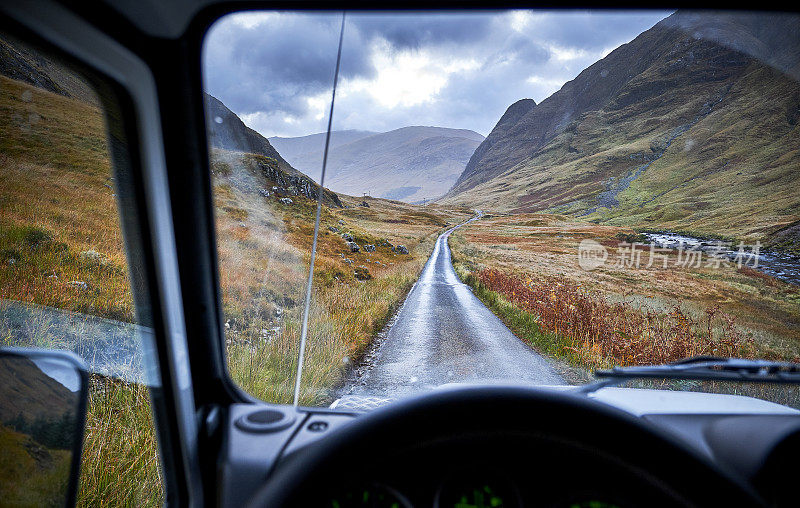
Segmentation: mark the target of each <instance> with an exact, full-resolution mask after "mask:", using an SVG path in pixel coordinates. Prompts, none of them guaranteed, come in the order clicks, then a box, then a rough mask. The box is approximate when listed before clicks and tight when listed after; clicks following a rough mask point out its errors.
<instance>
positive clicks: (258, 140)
mask: <svg viewBox="0 0 800 508" xmlns="http://www.w3.org/2000/svg"><path fill="white" fill-rule="evenodd" d="M205 99H206V125H207V126H208V141H209V144H210V145H211V146H212V147H213V148H221V149H223V150H229V151H232V152H244V153H254V154H257V155H264V156H266V157H270V158H272V159H275V160H276V161H277V163H278V166H279V167H280V168H281V169H283V170H284V171H288V172H290V173H294V172H295V169H294V168H292V166H291V165H290V164H289V163H288V162H286V160H285V159H284V158H283V157H281V154H279V153H278V151H277V150H275V148H273V146H272V145H271V144H270V142H269V141H268V140H267V138H265V137H264V136H262V135H261V134H259V133H258V132H256V131H254V130H253V129H251V128H250V127H248V126H247V125H245V124H244V122H242V120H241V119H240V118H239V117H238V116H236V113H234V112H233V111H231V110H230V109H228V108H227V107H226V106H225V104H223V103H222V101H220V100H219V99H217V98H216V97H214V96H213V95H210V94H205Z"/></svg>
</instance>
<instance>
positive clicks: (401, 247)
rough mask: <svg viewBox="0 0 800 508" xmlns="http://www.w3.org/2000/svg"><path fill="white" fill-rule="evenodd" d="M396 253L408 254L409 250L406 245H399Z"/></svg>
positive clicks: (395, 249)
mask: <svg viewBox="0 0 800 508" xmlns="http://www.w3.org/2000/svg"><path fill="white" fill-rule="evenodd" d="M394 251H395V252H396V253H398V254H408V249H407V248H406V246H405V245H398V246H397V247H395V248H394Z"/></svg>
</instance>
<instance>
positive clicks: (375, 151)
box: [270, 126, 483, 203]
mask: <svg viewBox="0 0 800 508" xmlns="http://www.w3.org/2000/svg"><path fill="white" fill-rule="evenodd" d="M370 134H371V135H370ZM270 139H271V140H272V141H273V143H274V144H275V146H276V147H277V148H278V149H279V150H280V151H281V153H282V154H283V155H284V156H285V157H286V160H287V161H289V162H290V163H291V164H292V165H293V166H294V167H296V168H297V169H298V170H300V171H302V172H303V173H305V174H307V175H310V176H312V177H313V178H314V179H315V180H319V175H320V171H321V168H322V153H323V150H324V146H325V134H324V133H321V134H314V135H311V136H304V137H301V138H270ZM481 141H483V136H481V135H480V134H478V133H476V132H473V131H470V130H464V129H445V128H442V127H421V126H414V127H403V128H401V129H396V130H393V131H389V132H383V133H368V132H364V131H338V132H333V133H332V134H331V150H330V153H329V157H328V170H327V171H328V172H327V175H326V177H325V185H326V186H327V187H330V188H331V189H333V190H334V191H336V192H342V193H345V194H350V195H354V196H360V195H362V194H364V193H367V194H369V195H371V196H376V197H383V198H387V199H397V200H402V201H406V202H409V203H415V202H421V201H424V200H429V199H432V198H436V197H439V196H441V195H443V194H444V193H445V192H447V190H448V189H449V188H450V187H451V186H452V185H453V182H455V180H456V178H457V177H458V175H459V174H461V172H462V170H463V169H464V165H465V164H466V163H467V161H468V160H469V157H470V155H472V153H473V151H474V150H475V148H476V147H477V146H478V145H479V144H480V142H481Z"/></svg>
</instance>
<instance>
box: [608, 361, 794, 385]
mask: <svg viewBox="0 0 800 508" xmlns="http://www.w3.org/2000/svg"><path fill="white" fill-rule="evenodd" d="M594 375H595V376H596V377H598V378H601V381H600V383H602V384H603V385H605V386H608V385H610V384H617V383H621V382H623V381H627V380H629V379H643V378H650V379H652V378H658V379H681V380H684V379H685V380H708V381H736V382H744V383H780V384H800V364H798V363H790V362H774V361H770V360H748V359H744V358H720V357H716V356H694V357H692V358H686V359H684V360H680V361H677V362H672V363H667V364H664V365H641V366H633V367H614V368H612V369H608V370H597V371H595V373H594Z"/></svg>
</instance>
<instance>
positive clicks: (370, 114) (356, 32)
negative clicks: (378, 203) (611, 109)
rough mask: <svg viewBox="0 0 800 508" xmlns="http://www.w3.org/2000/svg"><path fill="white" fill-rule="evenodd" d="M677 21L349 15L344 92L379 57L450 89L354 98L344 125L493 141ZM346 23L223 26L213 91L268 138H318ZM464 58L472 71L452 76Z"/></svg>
mask: <svg viewBox="0 0 800 508" xmlns="http://www.w3.org/2000/svg"><path fill="white" fill-rule="evenodd" d="M666 15H668V13H666V12H655V11H653V12H649V11H645V12H634V13H621V12H613V11H606V12H578V11H555V12H545V13H533V14H532V15H524V16H520V15H519V14H518V13H512V12H499V11H498V12H483V13H449V14H440V13H439V14H420V13H411V14H405V13H404V14H393V13H374V14H367V13H357V14H348V18H347V20H348V21H347V28H346V30H345V44H344V51H343V61H342V67H341V74H340V79H341V80H342V81H341V82H342V83H343V86H344V87H346V86H347V84H348V83H353V82H356V81H360V82H362V83H363V82H365V81H366V82H371V81H370V80H373V79H375V78H376V77H377V76H378V73H379V72H382V71H386V69H385V68H384V69H377V68H376V67H375V65H376V64H375V63H374V62H375V59H374V58H373V57H374V55H376V54H378V53H380V54H381V55H383V57H382V60H381V61H383V62H386V61H387V60H388V61H392V60H391V56H392V55H395V56H396V55H412V56H420V55H421V56H420V58H423V59H429V60H430V62H429V65H428V67H427V69H428V71H430V69H431V68H433V69H440V70H441V71H442V73H443V76H446V81H445V82H444V84H443V85H442V86H440V87H439V88H438V89H437V90H436V91H435V92H431V93H430V94H429V95H430V96H429V97H428V98H427V99H426V100H424V101H421V102H420V101H417V102H414V101H411V103H410V104H408V103H405V102H399V104H398V105H394V106H392V107H389V106H387V105H386V104H387V102H386V101H385V100H384V101H380V100H377V99H376V97H375V94H370V93H369V92H370V91H371V90H370V89H367V90H366V91H364V90H362V92H360V93H358V94H350V95H348V94H343V95H342V97H341V101H340V102H338V101H337V113H336V118H334V125H335V126H337V128H343V129H344V128H347V129H364V130H390V129H394V128H398V127H402V126H405V125H440V126H444V127H459V128H468V129H473V130H477V131H479V132H481V133H483V134H487V133H488V131H489V130H490V129H491V128H492V127H493V126H494V123H495V122H497V120H498V118H499V117H500V115H502V113H503V112H504V111H505V109H506V108H507V107H508V106H509V105H510V104H512V103H513V102H515V101H517V100H518V99H521V98H523V97H530V98H533V99H535V100H536V101H537V102H539V101H541V100H542V99H544V98H545V97H547V96H548V95H550V94H551V93H553V92H555V91H556V90H557V89H558V88H559V87H560V86H561V85H562V84H563V83H564V82H566V81H568V80H570V79H572V78H574V77H575V76H576V75H577V74H578V73H579V72H580V71H581V70H583V69H584V68H585V67H587V66H589V65H591V64H592V63H593V62H594V61H596V60H597V59H599V58H600V57H601V55H602V53H603V52H604V51H606V50H608V49H610V48H613V47H616V46H618V45H619V44H622V43H624V42H627V41H629V40H631V39H633V38H634V37H635V36H636V35H638V34H639V33H641V32H642V31H644V30H646V29H648V28H649V27H650V26H652V25H653V24H655V23H656V22H657V21H658V20H659V19H661V18H663V17H665V16H666ZM340 22H341V17H340V15H339V14H334V13H331V14H317V13H302V14H298V13H294V14H269V15H261V14H255V15H246V14H242V15H236V16H232V17H228V18H223V19H222V20H221V21H220V22H218V23H217V24H216V25H215V26H214V27H213V28H212V31H211V32H210V34H209V36H208V38H207V45H206V49H205V55H204V73H205V76H204V77H205V81H206V89H207V90H208V91H209V93H211V94H212V95H214V96H216V97H217V98H219V99H220V100H222V101H223V102H224V103H225V104H226V105H227V106H228V107H229V108H231V109H232V110H233V111H234V112H236V113H238V114H240V115H242V116H244V117H247V119H246V121H249V122H250V124H251V126H252V127H253V128H255V129H257V130H259V131H261V132H262V133H263V134H265V135H275V134H278V135H303V134H309V133H312V132H318V131H320V130H322V129H323V128H324V125H325V121H324V119H322V118H321V115H322V114H323V110H322V109H320V106H319V101H320V100H319V98H320V97H323V96H324V95H325V94H326V93H329V91H330V86H331V83H332V79H333V69H334V64H335V57H336V44H337V41H338V35H339V26H340ZM515 28H516V29H515ZM565 55H566V56H565ZM453 62H469V63H470V64H471V65H466V66H465V67H466V68H465V69H461V68H454V69H449V66H450V65H451V64H452V63H453ZM383 65H385V63H384V64H383ZM456 67H458V66H456ZM444 69H449V70H447V71H445V70H444ZM397 79H404V80H408V82H409V83H412V84H413V83H414V80H418V79H419V76H415V75H413V72H410V73H409V75H407V76H402V77H399V78H397ZM375 86H377V85H375ZM373 91H374V90H373ZM326 100H327V99H326Z"/></svg>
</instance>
